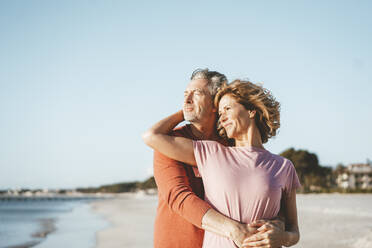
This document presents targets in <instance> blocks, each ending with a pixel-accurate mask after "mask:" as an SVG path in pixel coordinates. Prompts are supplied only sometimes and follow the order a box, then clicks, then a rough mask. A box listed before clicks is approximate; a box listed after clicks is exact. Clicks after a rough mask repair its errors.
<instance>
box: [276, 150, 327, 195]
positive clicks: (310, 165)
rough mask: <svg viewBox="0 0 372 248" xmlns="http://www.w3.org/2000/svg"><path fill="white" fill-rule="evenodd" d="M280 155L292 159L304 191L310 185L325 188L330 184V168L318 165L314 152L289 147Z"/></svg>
mask: <svg viewBox="0 0 372 248" xmlns="http://www.w3.org/2000/svg"><path fill="white" fill-rule="evenodd" d="M280 155H281V156H283V157H285V158H288V159H289V160H291V161H292V163H293V165H294V166H295V168H296V171H297V175H298V177H299V179H300V182H301V184H302V185H303V187H304V190H305V191H307V190H309V189H310V188H311V187H314V188H316V187H318V188H325V187H329V186H330V182H331V172H332V169H331V168H329V167H322V166H320V165H319V160H318V156H317V155H316V154H315V153H311V152H309V151H307V150H301V149H299V150H296V149H294V148H289V149H287V150H285V151H283V152H282V153H281V154H280Z"/></svg>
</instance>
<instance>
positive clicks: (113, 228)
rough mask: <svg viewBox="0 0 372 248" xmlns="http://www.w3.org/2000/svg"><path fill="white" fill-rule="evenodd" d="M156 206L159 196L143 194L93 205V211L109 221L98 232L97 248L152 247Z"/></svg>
mask: <svg viewBox="0 0 372 248" xmlns="http://www.w3.org/2000/svg"><path fill="white" fill-rule="evenodd" d="M156 207H157V196H155V195H152V196H149V195H141V194H137V195H135V194H124V195H121V196H119V197H117V198H115V199H110V200H103V201H96V202H94V203H92V209H93V210H94V211H95V212H96V213H98V214H100V215H102V216H103V217H104V218H105V219H106V220H108V221H109V222H110V227H109V228H107V229H104V230H102V231H100V232H98V233H97V246H96V248H119V247H120V248H122V247H126V248H131V247H133V248H134V247H136V248H145V247H146V248H148V247H152V245H153V230H154V227H153V225H154V220H155V213H156Z"/></svg>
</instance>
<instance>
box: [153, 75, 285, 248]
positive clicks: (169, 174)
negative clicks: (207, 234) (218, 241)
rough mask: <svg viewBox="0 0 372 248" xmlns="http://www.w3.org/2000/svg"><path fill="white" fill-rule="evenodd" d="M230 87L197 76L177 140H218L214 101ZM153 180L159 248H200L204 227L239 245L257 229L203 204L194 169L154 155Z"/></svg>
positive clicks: (209, 77) (218, 79)
mask: <svg viewBox="0 0 372 248" xmlns="http://www.w3.org/2000/svg"><path fill="white" fill-rule="evenodd" d="M226 83H227V79H226V77H225V75H223V74H221V73H218V72H215V71H209V70H208V69H205V70H201V69H198V70H196V71H194V72H193V74H192V76H191V82H190V83H189V85H188V86H187V88H186V90H185V94H184V105H183V113H184V117H185V120H186V121H189V122H190V124H189V125H185V126H183V127H181V128H178V129H176V130H174V131H173V135H174V136H183V137H188V138H191V139H195V140H199V139H208V140H217V141H219V140H220V138H219V137H218V135H217V134H216V126H215V125H216V124H215V123H216V118H217V114H216V109H215V108H214V106H213V98H214V95H215V94H216V93H217V90H218V88H219V87H221V86H223V85H224V84H226ZM221 142H222V141H221ZM154 177H155V181H156V184H157V186H158V195H159V198H158V209H157V215H156V219H155V230H154V247H155V248H168V247H172V248H177V247H185V248H194V247H195V248H200V247H202V243H203V236H204V231H203V230H202V229H201V228H203V229H206V230H208V231H212V232H215V233H217V234H220V235H222V236H225V237H228V238H230V239H232V240H233V241H234V242H235V243H236V244H237V245H238V246H240V245H241V244H242V242H243V240H244V238H245V237H246V236H249V235H250V234H252V233H253V231H255V230H256V228H250V227H249V226H248V225H245V224H241V223H238V222H236V221H234V220H231V219H229V218H228V217H225V216H223V215H222V214H220V213H218V212H217V211H215V210H214V209H213V208H212V207H211V206H210V205H209V204H208V203H207V202H205V201H203V200H202V199H203V198H204V189H203V184H202V181H201V178H200V175H199V173H198V170H197V168H196V167H192V166H189V165H186V164H183V163H181V162H178V161H175V160H172V159H170V158H167V157H165V156H164V155H162V154H160V153H159V152H156V151H155V153H154ZM261 225H262V224H261ZM277 233H278V232H277ZM279 233H280V232H279Z"/></svg>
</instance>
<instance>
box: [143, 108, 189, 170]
mask: <svg viewBox="0 0 372 248" xmlns="http://www.w3.org/2000/svg"><path fill="white" fill-rule="evenodd" d="M183 120H184V117H183V112H182V110H181V111H178V112H176V113H175V114H173V115H170V116H168V117H166V118H164V119H163V120H161V121H159V122H158V123H156V124H155V125H153V126H152V127H151V128H150V129H149V130H147V131H146V132H145V133H143V134H142V139H143V141H144V142H145V143H146V145H148V146H150V147H151V148H153V149H155V150H157V151H159V152H160V153H162V154H164V155H166V156H167V157H170V158H172V159H174V160H178V161H181V162H184V163H186V164H189V165H194V166H196V161H195V156H194V148H193V144H192V140H191V139H187V138H184V137H175V136H170V135H169V133H170V132H171V131H172V130H173V128H175V127H176V126H177V125H178V124H179V123H180V122H182V121H183Z"/></svg>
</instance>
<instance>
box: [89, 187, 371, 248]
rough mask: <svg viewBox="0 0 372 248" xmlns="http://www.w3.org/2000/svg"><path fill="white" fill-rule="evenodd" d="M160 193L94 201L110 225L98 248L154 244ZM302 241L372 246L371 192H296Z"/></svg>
mask: <svg viewBox="0 0 372 248" xmlns="http://www.w3.org/2000/svg"><path fill="white" fill-rule="evenodd" d="M156 205H157V196H146V195H129V194H128V195H123V196H120V197H117V198H115V199H110V200H104V201H98V202H94V203H93V204H92V208H93V210H94V211H95V212H96V213H98V214H100V215H102V216H103V217H104V218H106V220H108V221H109V222H110V223H111V225H110V227H108V228H107V229H104V230H102V231H99V232H98V233H97V246H96V247H97V248H119V247H127V248H132V247H133V248H142V247H143V248H144V247H152V241H153V223H154V218H155V213H156ZM297 205H298V215H299V226H300V231H301V240H300V242H299V243H298V244H297V245H296V246H293V247H296V248H300V247H301V248H302V247H305V248H306V247H317V248H336V247H337V248H370V247H372V211H371V210H370V209H371V206H372V195H358V194H355V195H343V194H319V195H316V194H309V195H298V196H297Z"/></svg>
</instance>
